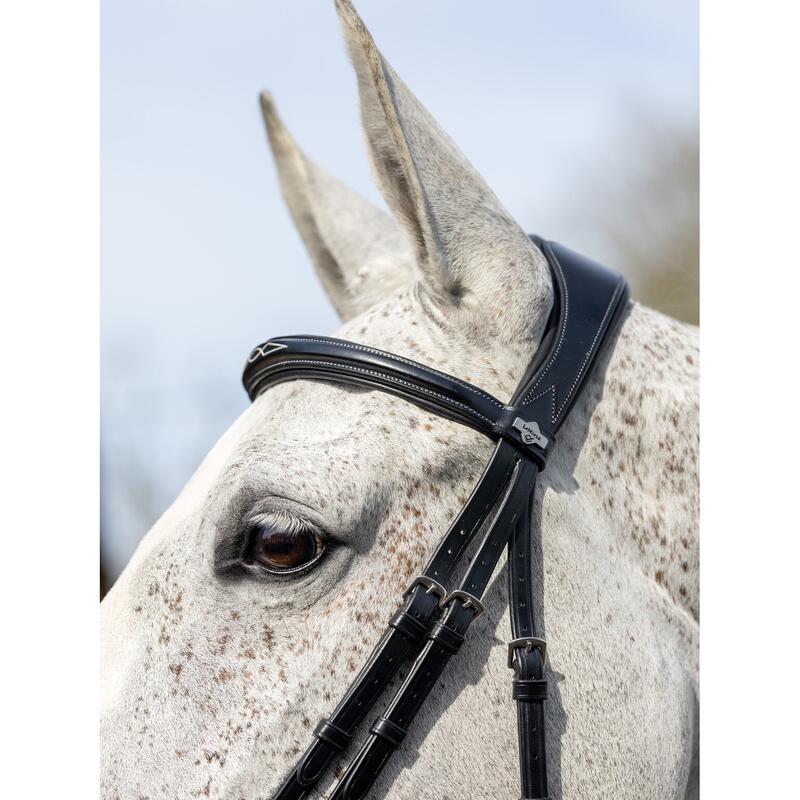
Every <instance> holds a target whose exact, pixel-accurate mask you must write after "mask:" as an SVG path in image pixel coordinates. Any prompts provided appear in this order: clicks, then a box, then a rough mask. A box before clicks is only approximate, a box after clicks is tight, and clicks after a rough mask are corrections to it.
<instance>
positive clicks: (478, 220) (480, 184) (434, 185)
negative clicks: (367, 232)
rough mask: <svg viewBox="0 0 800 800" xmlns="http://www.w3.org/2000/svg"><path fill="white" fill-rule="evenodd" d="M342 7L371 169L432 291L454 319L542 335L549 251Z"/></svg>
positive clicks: (503, 332) (492, 330)
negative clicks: (533, 237)
mask: <svg viewBox="0 0 800 800" xmlns="http://www.w3.org/2000/svg"><path fill="white" fill-rule="evenodd" d="M336 8H337V11H338V12H339V17H340V19H341V22H342V27H343V29H344V34H345V39H346V40H347V45H348V49H349V51H350V57H351V59H352V62H353V66H354V68H355V71H356V77H357V79H358V91H359V96H360V98H361V116H362V122H363V126H364V131H365V133H366V138H367V143H368V146H369V154H370V160H371V162H372V167H373V172H374V173H375V176H376V179H377V181H378V185H379V186H380V188H381V190H382V192H383V195H384V197H385V198H386V202H387V203H388V205H389V207H390V208H391V210H392V211H393V213H394V215H395V217H396V218H397V220H398V222H400V224H401V225H402V226H403V227H404V228H405V230H406V232H407V233H408V234H409V236H410V238H411V241H412V242H413V244H414V245H415V255H416V261H417V264H418V265H419V267H420V268H421V270H422V274H423V285H424V286H425V287H426V289H427V290H428V293H429V295H430V296H431V297H432V298H433V299H434V301H436V304H437V306H438V307H439V309H440V311H441V312H442V313H443V314H445V315H446V317H447V320H448V323H450V324H452V323H456V324H458V323H463V326H464V327H467V328H468V329H469V330H471V331H472V332H474V333H475V335H476V336H477V335H481V336H484V337H485V336H489V337H497V336H500V337H502V338H503V339H512V340H519V339H525V340H529V339H535V340H538V337H539V335H540V334H541V331H542V329H543V327H544V323H545V321H546V318H547V315H548V314H549V311H550V308H551V306H552V283H551V279H550V273H549V269H548V267H547V263H546V261H545V259H544V257H543V256H542V254H541V253H540V252H539V250H538V249H537V248H536V247H535V246H534V245H533V243H532V242H531V241H530V239H528V237H527V236H526V234H525V233H524V231H523V230H522V229H521V228H520V227H519V225H517V223H516V222H515V221H514V220H513V219H512V218H511V215H510V214H509V213H508V212H507V211H506V210H505V209H504V208H503V206H502V205H501V204H500V201H499V200H498V199H497V197H495V195H494V193H493V192H492V190H491V189H490V188H489V187H488V186H487V185H486V183H485V182H484V181H483V179H482V178H481V176H480V175H479V174H478V173H477V172H476V171H475V169H474V168H473V167H472V166H471V165H470V163H469V162H468V161H467V159H466V158H465V157H464V156H463V155H462V153H461V152H460V151H459V149H458V148H457V147H456V145H455V144H454V143H453V141H452V139H450V137H449V136H448V135H447V134H446V133H445V132H444V131H443V130H442V129H441V128H440V127H439V125H438V124H437V123H436V121H435V120H434V119H433V117H432V116H431V115H430V113H429V112H428V111H427V110H426V109H425V108H424V106H423V105H422V104H421V103H420V102H419V100H417V98H416V97H415V96H414V95H413V94H412V93H411V91H410V90H409V89H408V87H407V86H406V85H405V84H404V83H403V82H402V81H401V80H400V78H399V77H398V76H397V74H396V73H395V71H394V70H393V69H392V67H391V66H390V65H389V63H388V62H387V61H386V59H385V58H384V57H383V55H382V54H381V53H380V51H379V50H378V48H377V47H376V46H375V42H374V41H373V39H372V36H371V34H370V32H369V31H368V30H367V28H366V26H365V25H364V23H363V21H362V20H361V18H360V17H359V16H358V13H357V12H356V10H355V8H353V5H352V3H351V2H350V0H336ZM476 113H477V114H479V113H481V112H480V109H476Z"/></svg>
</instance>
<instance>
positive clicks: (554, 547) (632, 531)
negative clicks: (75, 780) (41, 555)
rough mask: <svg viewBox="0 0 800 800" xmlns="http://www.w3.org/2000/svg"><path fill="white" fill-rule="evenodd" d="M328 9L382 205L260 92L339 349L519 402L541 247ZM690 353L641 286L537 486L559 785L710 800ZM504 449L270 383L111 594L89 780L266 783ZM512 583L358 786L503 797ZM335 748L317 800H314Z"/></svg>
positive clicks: (350, 398)
mask: <svg viewBox="0 0 800 800" xmlns="http://www.w3.org/2000/svg"><path fill="white" fill-rule="evenodd" d="M336 7H337V11H338V14H339V18H340V21H341V24H342V28H343V31H344V36H345V40H346V43H347V47H348V50H349V54H350V58H351V61H352V64H353V67H354V71H355V74H356V78H357V83H358V92H359V98H360V108H361V117H362V122H363V128H364V133H365V137H366V143H367V149H368V153H369V158H370V162H371V166H372V169H373V173H374V176H375V179H376V182H377V184H378V187H379V188H380V190H381V192H382V194H383V196H384V198H385V199H386V203H387V205H388V207H389V209H390V211H391V216H390V215H388V214H386V213H385V212H383V211H381V210H380V209H378V208H375V207H374V206H373V205H372V204H370V203H369V202H367V201H366V200H364V199H363V198H361V197H360V196H358V195H357V194H356V193H354V192H353V191H351V190H350V189H349V188H347V187H346V186H345V185H344V184H342V183H340V182H339V181H338V180H337V179H336V178H334V177H333V176H332V175H330V174H329V173H327V172H326V171H324V170H323V169H321V168H320V167H318V166H317V165H316V164H315V163H314V162H313V161H312V160H311V159H309V158H308V157H307V156H306V155H305V154H304V153H303V151H302V150H301V149H300V148H299V147H298V145H297V144H296V143H295V141H294V139H293V138H292V136H291V135H290V133H289V132H288V130H287V128H286V127H285V126H284V124H283V122H282V121H281V119H280V117H279V115H278V112H277V109H276V106H275V103H274V101H273V99H272V97H271V96H270V95H268V94H263V95H262V97H261V104H262V110H263V115H264V119H265V123H266V128H267V133H268V139H269V142H270V145H271V149H272V153H273V155H274V158H275V161H276V164H277V171H278V175H279V180H280V184H281V188H282V191H283V195H284V198H285V200H286V203H287V205H288V208H289V210H290V213H291V216H292V218H293V220H294V223H295V225H296V227H297V229H298V231H299V233H300V235H301V237H302V239H303V241H304V243H305V245H306V248H307V250H308V252H309V255H310V258H311V261H312V263H313V266H314V268H315V270H316V273H317V275H318V276H319V279H320V281H321V283H322V286H323V287H324V289H325V292H326V293H327V295H328V297H329V298H330V300H331V302H332V303H333V305H334V307H335V308H336V310H337V312H338V314H339V316H340V318H341V322H342V326H341V328H340V329H339V330H338V331H337V332H336V334H335V335H336V336H337V337H339V338H342V339H347V340H350V341H352V342H356V343H361V344H364V345H368V346H371V347H376V348H380V349H383V350H388V351H390V352H393V353H396V354H398V355H400V356H402V357H406V358H410V359H413V360H415V361H419V362H422V363H424V364H426V365H429V366H431V367H434V368H436V369H438V370H441V371H443V372H446V373H449V374H452V375H454V376H457V377H458V378H460V379H462V380H465V381H468V382H471V383H473V384H476V385H478V386H480V387H482V388H484V389H485V390H487V391H489V392H491V393H492V394H493V395H494V396H496V397H499V398H501V399H507V398H508V397H509V396H510V395H511V393H512V392H513V390H514V388H515V387H516V386H517V384H518V383H519V381H520V379H521V377H522V375H523V372H524V370H525V368H526V366H527V364H528V363H529V362H530V360H531V358H532V356H533V355H534V354H535V352H536V350H537V347H538V346H539V342H540V339H541V336H542V332H543V330H544V327H545V324H546V321H547V318H548V315H549V313H550V309H551V307H552V304H553V291H554V290H553V285H552V278H551V274H550V272H549V270H548V268H547V263H546V261H545V258H544V257H543V255H542V252H541V250H540V249H539V248H538V247H537V245H536V244H535V243H534V242H533V241H532V240H531V239H530V238H528V236H527V235H526V234H525V233H524V232H523V230H522V229H521V228H520V227H519V225H518V224H517V223H516V222H515V221H514V220H513V219H512V218H511V216H510V215H509V213H508V212H507V211H506V210H505V209H504V208H503V206H502V205H501V203H500V202H499V200H498V199H497V197H496V196H495V195H494V193H493V192H492V190H491V189H490V188H489V187H488V186H487V185H486V183H485V182H484V180H483V179H482V178H481V177H480V175H479V174H478V173H477V172H476V171H475V169H474V168H473V167H472V166H471V165H470V164H469V163H468V161H467V160H466V159H465V157H464V156H463V155H462V154H461V153H460V151H459V150H458V148H457V146H456V145H455V143H454V142H453V141H452V140H451V139H450V137H449V136H448V135H447V134H446V133H445V132H444V131H443V130H442V129H441V128H440V127H439V125H438V124H437V123H436V121H435V120H434V119H433V117H432V116H431V114H430V113H429V112H428V111H427V110H426V109H425V108H424V107H423V106H422V104H421V103H420V102H419V101H418V100H417V99H416V97H415V96H414V95H413V94H412V92H411V91H410V90H409V89H408V87H406V85H405V84H404V83H403V81H402V80H401V79H400V77H399V76H398V75H397V74H396V72H395V71H394V70H393V69H392V67H391V66H390V64H389V63H388V61H387V60H386V59H385V58H384V57H383V55H382V54H381V53H380V51H379V50H378V48H377V47H376V45H375V42H374V41H373V38H372V36H371V35H370V33H369V31H368V30H367V28H366V26H365V25H364V23H363V21H362V20H361V18H360V17H359V15H358V13H357V12H356V10H355V8H354V7H353V5H352V3H351V2H350V0H336ZM698 368H699V358H698V331H697V329H696V328H695V327H693V326H690V325H686V324H683V323H680V322H678V321H676V320H673V319H670V318H669V317H667V316H664V315H663V314H661V313H658V312H656V311H654V310H652V309H650V308H647V307H645V306H643V305H641V304H639V303H636V302H631V304H630V305H629V307H628V308H627V311H626V314H625V317H624V321H623V323H622V325H621V327H620V330H619V333H618V334H617V337H616V340H615V342H614V344H613V347H612V348H610V349H609V351H608V352H607V354H605V355H604V356H603V359H602V364H601V365H600V369H598V370H597V371H596V373H595V374H594V375H593V376H592V377H591V378H590V379H589V382H588V384H587V386H586V388H585V390H584V392H583V394H582V395H581V396H580V398H579V400H578V401H577V403H576V405H575V407H574V408H573V410H572V412H571V414H570V417H569V418H568V420H567V422H566V423H565V425H564V428H563V429H562V431H561V432H560V434H559V438H558V442H557V446H556V447H555V449H554V452H553V454H552V456H551V458H550V460H549V463H548V466H547V469H546V470H545V471H544V472H543V473H542V475H541V477H540V479H539V482H538V485H537V490H536V494H535V498H534V504H533V516H532V522H531V536H532V537H533V541H534V575H533V576H532V577H533V580H534V582H535V585H536V586H537V587H538V588H537V597H536V603H535V605H536V606H537V608H536V611H537V615H538V618H539V619H542V620H543V625H544V632H545V634H548V635H550V639H551V643H550V647H549V649H548V664H547V675H548V679H549V682H550V687H551V690H550V696H549V698H548V701H547V705H546V728H547V735H548V739H547V757H548V766H549V780H550V796H551V797H552V798H563V800H577V799H578V798H587V797H606V796H608V797H611V796H613V797H615V798H618V800H633V799H634V798H636V800H641V799H642V798H659V799H661V798H694V797H697V796H698V773H699V747H698V630H699V628H698V622H699V605H698V603H699V590H698V560H699V555H698V504H699V501H698V472H697V469H698V467H697V450H698V406H699V398H698ZM491 449H492V445H491V442H490V441H489V440H487V439H486V438H485V437H484V436H482V435H481V434H479V433H477V432H476V431H474V430H472V429H470V428H468V427H465V426H463V425H459V424H458V423H456V422H454V421H451V420H448V419H445V418H443V417H441V416H438V415H435V414H432V413H430V412H428V411H426V410H425V409H423V408H420V407H418V406H416V405H412V404H410V403H408V402H406V401H404V400H402V399H400V398H397V397H395V396H393V395H389V394H385V393H383V392H377V391H368V390H363V389H358V388H354V387H343V386H337V385H332V384H328V383H320V382H316V381H312V380H298V381H293V382H289V383H283V384H281V385H279V386H276V387H274V388H272V389H270V390H269V391H268V392H266V393H264V394H263V395H261V396H260V397H259V398H258V399H257V400H256V401H255V402H254V403H253V404H252V405H251V406H250V407H249V408H248V409H247V410H246V411H245V412H244V413H243V414H242V415H241V416H240V417H239V418H238V419H237V420H236V421H235V422H234V423H233V425H232V426H231V427H230V429H229V430H228V431H227V432H226V433H225V434H224V435H223V436H222V438H221V439H220V441H219V442H218V443H217V444H216V445H215V446H214V447H213V449H212V450H211V452H210V453H209V454H208V456H207V457H206V458H205V460H204V461H203V463H202V464H201V466H200V467H199V469H198V470H197V472H196V473H195V474H194V476H193V477H192V478H191V479H190V481H189V482H188V484H187V485H186V487H185V488H184V489H183V491H182V492H181V494H180V495H179V496H178V498H177V499H176V500H175V502H174V503H173V504H172V505H171V506H170V507H169V509H168V510H167V511H166V512H165V513H164V515H163V516H162V517H161V518H160V519H159V520H158V522H157V523H156V524H155V525H154V527H153V528H152V529H151V530H150V531H149V532H148V533H147V535H146V536H145V537H144V539H143V540H142V542H141V544H140V545H139V547H138V549H137V550H136V552H135V554H134V556H133V557H132V559H131V561H130V563H129V564H128V565H127V567H126V569H125V570H124V572H123V574H122V575H121V576H120V578H119V579H118V581H117V582H116V583H115V585H114V586H113V588H112V589H111V591H110V592H109V593H108V595H107V596H106V597H105V599H104V600H103V602H102V605H101V641H102V664H101V686H102V703H101V761H102V773H101V793H102V796H103V797H104V798H106V799H107V800H118V799H123V798H124V799H126V800H127V798H141V797H148V798H178V797H179V798H191V797H201V798H202V797H210V798H227V799H229V800H235V799H239V798H241V799H242V800H257V799H258V798H269V797H271V796H272V794H273V793H274V792H275V791H276V790H277V788H278V787H279V786H280V784H281V782H282V780H283V779H284V777H285V775H286V773H287V771H288V770H289V769H290V768H291V767H292V765H293V764H294V762H295V761H296V760H297V758H298V757H299V755H300V754H301V753H302V752H303V751H304V750H305V748H306V746H307V745H308V744H309V741H310V739H311V733H312V730H313V727H314V724H315V722H316V721H317V720H318V719H319V718H321V717H323V716H324V715H325V714H327V713H329V712H330V711H331V709H332V707H333V706H334V705H335V703H336V702H337V701H338V699H339V698H340V697H341V695H342V694H343V693H344V691H345V690H346V688H347V686H348V685H349V683H350V682H351V681H352V679H353V678H354V677H355V675H356V674H357V671H358V669H359V668H360V666H361V663H362V662H363V661H364V659H365V658H366V657H367V656H368V654H369V653H370V651H371V649H372V647H373V646H374V644H375V643H376V642H377V640H378V639H379V637H380V636H381V634H382V632H383V630H384V629H385V626H386V621H387V617H388V615H389V613H390V612H391V611H392V610H393V609H394V608H395V607H396V606H397V604H398V601H399V598H400V595H401V594H402V592H403V590H404V588H405V587H406V586H407V585H408V583H409V581H410V580H411V579H412V578H413V576H414V575H417V574H418V573H419V571H420V568H421V567H422V565H423V564H424V563H425V561H426V560H427V558H428V556H429V554H430V553H431V552H432V550H433V549H434V547H435V546H436V544H437V542H438V540H439V538H440V536H441V534H442V532H443V531H444V530H446V529H447V527H448V525H449V523H450V521H451V520H452V518H453V517H454V515H455V514H456V512H457V511H458V509H459V508H460V507H461V506H462V505H463V503H464V502H465V500H466V499H467V496H468V495H469V493H470V491H471V490H472V487H473V485H474V484H475V482H476V480H477V479H478V477H479V475H480V473H481V470H482V468H483V466H484V465H485V464H486V462H487V460H488V458H489V456H490V454H491ZM254 530H262V531H263V530H269V531H272V532H277V533H278V534H279V535H281V536H283V537H284V540H285V541H289V542H298V541H302V542H303V545H302V547H304V548H306V549H307V550H309V551H310V552H311V553H312V554H313V558H311V559H310V560H309V566H308V568H304V569H299V570H273V569H270V568H269V565H264V564H262V563H260V562H258V561H257V560H253V559H252V558H248V555H247V554H248V553H252V541H251V539H252V536H253V533H252V532H253V531H254ZM292 546H294V545H292ZM504 571H505V567H504V566H503V565H502V564H501V566H500V567H499V568H498V570H497V571H496V573H495V575H494V576H493V579H492V582H491V583H490V585H489V588H488V591H487V594H486V595H485V598H484V602H485V605H486V612H485V613H484V614H483V615H482V617H481V619H480V621H479V622H477V623H476V624H475V625H474V628H473V629H472V630H471V631H470V634H469V637H468V642H467V646H465V647H464V648H463V649H462V651H461V652H460V653H459V654H458V656H456V657H455V658H454V659H453V662H452V663H451V664H450V665H449V668H448V669H449V671H450V673H451V675H450V678H449V679H448V680H447V681H446V682H442V683H441V684H440V685H438V686H437V687H436V689H435V690H434V692H433V693H432V695H431V697H430V698H429V704H428V706H427V707H425V708H424V709H423V712H422V713H421V714H420V715H419V716H418V718H417V719H416V720H415V722H414V724H413V726H412V727H411V730H410V731H409V734H408V737H407V739H406V740H405V742H404V743H403V746H402V748H401V749H400V750H399V751H398V753H397V754H396V755H395V757H394V758H393V760H392V761H391V762H390V763H389V764H388V766H387V767H386V769H385V770H384V771H383V772H382V774H381V776H380V778H379V780H378V782H377V783H376V785H375V788H374V794H373V795H371V796H375V797H387V798H391V800H412V798H420V797H441V798H452V797H462V796H480V797H485V798H507V797H513V796H518V792H519V788H518V776H517V765H516V756H515V752H514V751H515V749H516V748H515V744H514V743H515V741H516V731H515V711H514V701H513V700H512V697H511V693H510V691H509V676H508V671H507V668H506V663H505V643H506V642H507V640H508V638H509V635H508V631H509V615H508V606H507V603H506V602H505V599H504V595H503V584H504V576H503V574H502V573H503V572H504ZM396 685H397V684H396V683H395V684H393V685H392V686H390V687H388V688H387V692H386V698H387V699H388V698H389V697H390V696H391V692H392V691H393V689H394V688H396ZM364 732H365V729H362V730H360V731H359V732H357V734H356V736H355V739H354V741H355V742H357V741H358V740H359V739H360V738H361V737H362V736H363V734H364ZM352 752H353V751H352V749H350V750H347V751H345V752H344V753H342V754H341V755H340V757H338V758H337V759H335V761H334V763H333V764H332V766H331V768H330V769H329V771H328V772H327V773H326V774H325V776H324V778H323V781H322V783H321V784H320V786H319V788H318V789H315V790H314V792H312V794H311V795H310V796H312V797H325V796H327V793H328V792H329V791H330V790H331V789H332V787H333V786H334V785H335V783H336V781H337V778H338V777H341V775H342V773H343V770H344V767H345V766H346V763H347V757H348V756H349V755H352Z"/></svg>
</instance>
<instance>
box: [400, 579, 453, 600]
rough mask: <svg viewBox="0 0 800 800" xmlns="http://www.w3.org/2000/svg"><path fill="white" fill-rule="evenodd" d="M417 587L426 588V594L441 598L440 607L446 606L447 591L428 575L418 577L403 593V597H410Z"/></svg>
mask: <svg viewBox="0 0 800 800" xmlns="http://www.w3.org/2000/svg"><path fill="white" fill-rule="evenodd" d="M417 586H424V587H425V594H435V595H436V596H437V597H438V598H439V605H444V602H445V597H447V589H445V588H444V586H442V584H441V583H439V582H438V581H435V580H434V579H433V578H429V577H428V576H427V575H417V577H416V578H414V580H413V581H411V583H409V584H408V588H407V589H406V590H405V591H404V592H403V597H408V596H409V595H410V594H411V592H413V591H414V589H415V588H416V587H417Z"/></svg>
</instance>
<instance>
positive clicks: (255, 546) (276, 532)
mask: <svg viewBox="0 0 800 800" xmlns="http://www.w3.org/2000/svg"><path fill="white" fill-rule="evenodd" d="M324 549H325V546H324V543H323V541H322V540H321V539H320V537H319V536H317V535H316V534H315V533H313V532H311V531H305V530H300V531H287V530H284V529H282V528H278V527H273V526H272V525H257V526H255V527H254V528H252V529H251V531H250V541H249V542H248V545H247V551H246V553H245V562H247V563H250V564H259V565H260V566H262V567H264V568H266V569H268V570H269V571H271V572H294V571H296V570H300V569H303V568H304V567H307V566H309V564H311V563H313V562H314V561H316V560H317V559H318V558H319V557H320V556H321V555H322V552H323V550H324Z"/></svg>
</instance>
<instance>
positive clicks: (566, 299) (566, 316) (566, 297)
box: [520, 248, 569, 407]
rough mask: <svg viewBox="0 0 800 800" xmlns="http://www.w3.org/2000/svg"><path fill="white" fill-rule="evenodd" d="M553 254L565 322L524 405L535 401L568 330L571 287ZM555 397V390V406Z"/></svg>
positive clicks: (525, 398) (523, 401) (523, 402)
mask: <svg viewBox="0 0 800 800" xmlns="http://www.w3.org/2000/svg"><path fill="white" fill-rule="evenodd" d="M551 249H552V248H551ZM553 256H554V259H553V260H554V262H555V265H556V268H557V269H558V274H559V275H561V283H562V285H563V286H564V320H563V322H562V324H561V332H560V334H559V336H558V343H557V344H556V349H555V350H554V351H553V355H552V356H550V360H549V361H548V362H547V366H546V367H545V368H544V369H543V370H542V371H541V373H540V374H539V377H538V378H537V379H536V383H534V384H533V386H531V388H530V389H528V392H527V394H526V395H525V397H523V398H522V402H521V403H520V405H522V406H525V405H528V403H532V402H533V400H530V399H529V398H530V396H531V395H532V394H533V392H534V390H535V389H536V387H537V386H538V385H539V384H540V383H541V381H542V378H544V376H545V373H546V372H547V370H549V369H550V367H552V366H553V364H554V362H555V360H556V356H557V355H558V352H559V350H561V345H562V344H563V342H564V335H565V334H566V332H567V320H568V319H569V289H568V288H567V279H566V278H565V277H564V270H563V269H561V262H560V261H559V260H558V257H557V256H555V253H553ZM554 386H555V384H554ZM544 393H545V392H542V394H544ZM541 396H542V395H541V394H540V395H539V397H541ZM555 398H556V396H555V392H553V406H554V407H555V404H556V402H555ZM535 399H536V398H534V400H535Z"/></svg>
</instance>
